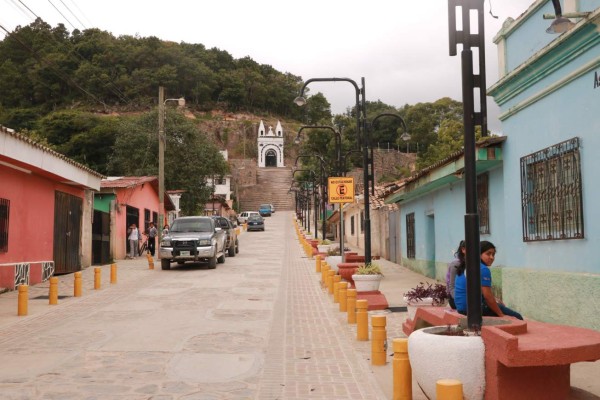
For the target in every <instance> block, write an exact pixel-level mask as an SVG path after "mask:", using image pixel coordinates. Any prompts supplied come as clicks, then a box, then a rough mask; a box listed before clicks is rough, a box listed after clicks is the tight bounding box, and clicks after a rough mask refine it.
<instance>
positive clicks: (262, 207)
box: [260, 204, 271, 210]
mask: <svg viewBox="0 0 600 400" xmlns="http://www.w3.org/2000/svg"><path fill="white" fill-rule="evenodd" d="M260 208H261V209H264V210H270V209H271V205H270V204H261V205H260Z"/></svg>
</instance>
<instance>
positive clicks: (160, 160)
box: [158, 86, 165, 257]
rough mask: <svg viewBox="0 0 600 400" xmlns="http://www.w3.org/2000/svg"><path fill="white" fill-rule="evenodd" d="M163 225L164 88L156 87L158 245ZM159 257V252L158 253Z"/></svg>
mask: <svg viewBox="0 0 600 400" xmlns="http://www.w3.org/2000/svg"><path fill="white" fill-rule="evenodd" d="M164 224H165V88H164V87H163V86H159V87H158V243H159V245H160V241H161V240H162V232H163V228H164ZM159 257H160V252H159Z"/></svg>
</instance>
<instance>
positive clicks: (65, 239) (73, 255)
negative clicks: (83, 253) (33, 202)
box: [53, 191, 83, 274]
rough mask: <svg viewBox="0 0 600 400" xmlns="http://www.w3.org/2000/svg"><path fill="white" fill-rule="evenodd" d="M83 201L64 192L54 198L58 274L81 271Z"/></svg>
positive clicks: (58, 193)
mask: <svg viewBox="0 0 600 400" xmlns="http://www.w3.org/2000/svg"><path fill="white" fill-rule="evenodd" d="M82 214H83V200H82V199H81V198H79V197H77V196H73V195H70V194H68V193H63V192H59V191H57V192H55V196H54V257H53V258H54V265H55V266H56V269H55V272H56V273H57V274H68V273H70V272H75V271H79V270H81V260H80V257H79V254H80V247H81V221H82Z"/></svg>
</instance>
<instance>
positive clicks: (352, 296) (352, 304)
mask: <svg viewBox="0 0 600 400" xmlns="http://www.w3.org/2000/svg"><path fill="white" fill-rule="evenodd" d="M346 297H347V300H346V309H347V311H348V323H349V324H355V323H356V289H348V290H346Z"/></svg>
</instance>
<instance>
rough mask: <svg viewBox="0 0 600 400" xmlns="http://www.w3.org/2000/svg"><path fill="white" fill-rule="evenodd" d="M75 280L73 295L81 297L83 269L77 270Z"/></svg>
mask: <svg viewBox="0 0 600 400" xmlns="http://www.w3.org/2000/svg"><path fill="white" fill-rule="evenodd" d="M74 275H75V281H74V282H73V297H81V271H77V272H75V274H74Z"/></svg>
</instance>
